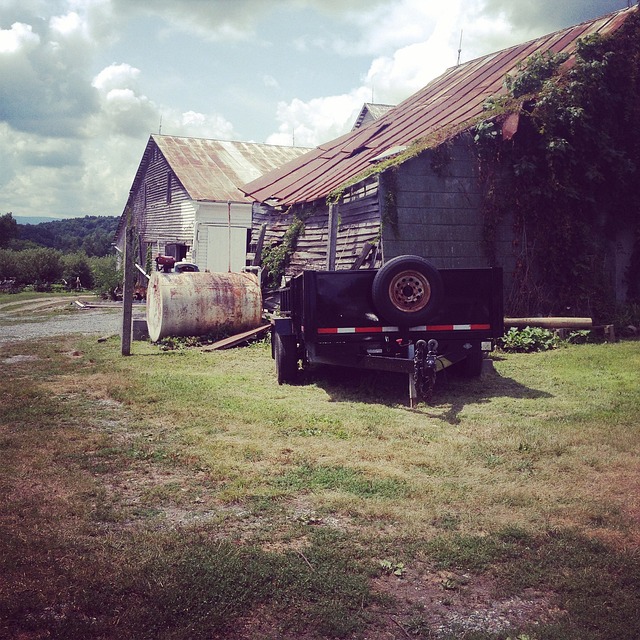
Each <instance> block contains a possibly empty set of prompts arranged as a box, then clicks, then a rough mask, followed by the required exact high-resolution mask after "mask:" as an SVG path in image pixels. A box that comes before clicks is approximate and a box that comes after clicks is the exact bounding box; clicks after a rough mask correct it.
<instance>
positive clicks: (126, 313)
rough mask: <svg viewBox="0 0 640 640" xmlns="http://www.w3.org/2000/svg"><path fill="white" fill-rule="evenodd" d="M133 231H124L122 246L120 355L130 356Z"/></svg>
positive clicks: (133, 258)
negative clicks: (124, 237)
mask: <svg viewBox="0 0 640 640" xmlns="http://www.w3.org/2000/svg"><path fill="white" fill-rule="evenodd" d="M134 251H135V230H134V228H133V227H131V226H129V227H127V230H126V239H125V246H124V265H123V266H124V269H123V271H124V275H123V279H124V282H123V284H122V340H121V354H122V355H123V356H130V355H131V331H132V326H133V284H134V283H133V280H134V276H135V256H134Z"/></svg>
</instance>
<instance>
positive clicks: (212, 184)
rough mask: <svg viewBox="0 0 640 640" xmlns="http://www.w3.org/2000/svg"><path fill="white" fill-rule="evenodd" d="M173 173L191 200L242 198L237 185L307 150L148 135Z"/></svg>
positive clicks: (241, 200) (240, 200) (244, 198)
mask: <svg viewBox="0 0 640 640" xmlns="http://www.w3.org/2000/svg"><path fill="white" fill-rule="evenodd" d="M151 140H153V142H155V144H156V145H157V146H158V149H160V151H161V152H162V155H163V156H164V157H165V159H166V160H167V162H168V163H169V165H170V166H171V169H172V170H173V172H174V173H175V175H176V177H177V178H178V180H180V182H181V183H182V186H183V187H184V188H185V189H186V191H187V193H188V194H189V195H190V197H191V198H193V199H194V200H202V201H219V202H225V201H227V200H231V201H233V202H244V201H247V200H249V199H248V198H247V197H246V196H245V194H244V193H243V192H242V191H241V190H240V189H239V188H238V187H239V186H241V185H243V184H244V183H246V182H248V181H250V180H255V179H256V178H258V177H259V176H261V175H263V174H265V173H268V172H269V171H272V170H273V169H276V168H278V167H280V166H282V165H283V164H285V163H286V162H289V161H291V160H293V159H296V158H298V157H300V156H301V155H303V154H304V153H306V152H308V151H309V150H308V149H305V148H302V147H285V146H277V145H266V144H257V143H251V142H234V141H230V140H207V139H204V138H182V137H177V136H164V135H152V136H151Z"/></svg>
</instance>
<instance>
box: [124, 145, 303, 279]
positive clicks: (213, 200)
mask: <svg viewBox="0 0 640 640" xmlns="http://www.w3.org/2000/svg"><path fill="white" fill-rule="evenodd" d="M306 151H308V149H305V148H302V147H287V146H276V145H266V144H256V143H249V142H234V141H229V140H209V139H203V138H185V137H177V136H167V135H151V136H150V137H149V140H148V142H147V146H146V148H145V150H144V153H143V155H142V160H141V161H140V165H139V167H138V170H137V172H136V175H135V178H134V181H133V184H132V186H131V189H130V192H129V197H128V200H127V204H126V207H125V209H124V211H123V213H122V216H121V218H120V224H119V227H118V230H117V233H116V239H115V240H116V247H118V249H119V250H121V251H122V250H123V248H124V242H125V229H126V226H127V222H128V221H129V222H130V224H131V225H132V226H133V227H134V228H135V231H136V236H137V240H138V242H137V245H138V256H137V259H138V263H139V264H140V265H141V266H143V267H144V266H145V265H147V267H148V262H149V260H150V257H152V258H155V257H156V256H157V255H158V254H161V255H163V256H171V257H173V258H175V260H176V261H180V260H187V261H189V262H193V263H195V264H196V265H198V267H199V269H200V270H201V271H204V270H209V271H240V270H241V269H242V268H243V267H244V266H245V265H246V262H247V254H248V253H249V252H250V249H251V247H250V240H251V223H252V218H251V203H252V200H251V199H249V198H247V196H246V195H245V194H244V193H243V192H242V191H240V189H239V188H238V187H239V185H242V184H244V183H245V182H247V181H249V180H253V179H255V178H257V177H259V176H260V175H262V174H263V173H267V172H269V171H270V170H272V169H275V168H276V167H279V166H280V165H282V164H284V163H286V162H288V161H290V160H292V159H295V158H297V157H299V156H300V155H302V154H303V153H305V152H306Z"/></svg>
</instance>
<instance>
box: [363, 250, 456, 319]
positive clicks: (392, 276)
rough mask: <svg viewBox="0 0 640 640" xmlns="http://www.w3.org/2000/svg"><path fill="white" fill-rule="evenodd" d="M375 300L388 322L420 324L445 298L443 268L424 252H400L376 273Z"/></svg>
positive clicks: (381, 314) (373, 291)
mask: <svg viewBox="0 0 640 640" xmlns="http://www.w3.org/2000/svg"><path fill="white" fill-rule="evenodd" d="M371 294H372V297H373V304H374V305H375V308H376V310H377V311H378V313H379V315H380V316H381V317H382V318H384V319H385V320H386V321H387V322H390V323H392V324H397V325H400V326H416V325H419V324H422V323H425V322H426V321H427V320H428V319H429V318H431V317H432V316H433V315H434V313H436V312H437V310H438V308H439V307H440V304H441V302H442V299H443V295H444V287H443V284H442V277H441V275H440V273H439V271H438V270H437V269H436V268H435V267H434V266H433V265H432V264H431V263H430V262H429V261H428V260H425V259H424V258H422V257H420V256H398V257H396V258H393V259H392V260H389V262H387V263H386V264H385V265H383V266H382V267H381V268H380V269H379V270H378V272H377V273H376V275H375V277H374V279H373V284H372V287H371Z"/></svg>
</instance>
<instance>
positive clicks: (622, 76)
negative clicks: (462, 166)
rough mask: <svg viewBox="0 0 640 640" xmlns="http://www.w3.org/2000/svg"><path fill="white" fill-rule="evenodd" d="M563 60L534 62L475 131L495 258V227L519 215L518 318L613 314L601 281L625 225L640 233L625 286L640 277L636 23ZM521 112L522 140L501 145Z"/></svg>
mask: <svg viewBox="0 0 640 640" xmlns="http://www.w3.org/2000/svg"><path fill="white" fill-rule="evenodd" d="M564 62H565V57H564V56H554V55H553V54H549V53H548V54H544V55H537V56H534V57H532V58H530V59H529V60H528V61H527V62H526V63H525V64H523V65H522V66H521V67H520V68H519V70H518V73H517V75H515V76H513V77H511V76H508V77H507V78H506V80H505V86H506V89H507V95H506V96H505V97H503V98H498V99H494V100H489V101H488V103H487V108H488V111H487V116H488V117H487V118H486V119H485V122H484V123H482V124H480V125H478V126H476V127H475V130H474V141H475V143H476V148H477V152H478V159H479V166H480V179H481V181H482V184H483V185H484V196H485V197H484V207H483V209H484V210H483V214H484V227H485V228H484V235H485V248H486V250H487V255H488V256H489V259H490V261H495V259H496V255H495V254H496V249H495V245H496V231H497V229H498V228H499V226H500V225H501V223H503V221H504V219H505V217H506V215H508V214H512V215H513V220H514V226H513V233H514V235H513V247H514V252H515V257H516V272H515V281H514V286H513V291H512V293H511V296H510V298H509V299H508V300H507V308H508V309H509V312H510V313H514V314H522V315H529V314H534V313H541V314H545V315H546V314H549V313H551V314H557V313H565V312H566V311H567V310H568V309H569V310H570V312H571V313H575V314H576V315H590V316H592V317H596V318H604V317H607V316H608V315H610V314H611V313H612V309H613V297H612V287H611V284H610V283H609V282H607V281H605V278H604V276H603V274H604V273H606V269H605V264H606V260H607V252H608V245H609V243H610V242H611V241H612V240H613V239H614V238H615V236H616V232H617V231H618V230H620V229H631V230H632V231H633V230H635V233H636V242H635V246H634V253H633V256H632V259H631V269H630V270H629V274H628V279H629V284H630V285H632V284H633V283H635V282H637V281H638V278H639V277H640V216H639V212H640V193H639V190H638V188H637V185H638V184H640V166H639V164H640V134H639V133H638V127H637V123H638V121H640V91H639V82H638V76H639V69H640V18H639V17H638V15H637V14H634V15H632V16H630V17H629V18H628V19H627V21H626V23H625V25H623V27H622V28H621V29H620V30H619V31H618V32H617V33H615V34H613V35H612V36H609V37H606V38H603V37H600V36H592V37H589V38H586V39H584V40H582V41H581V42H580V43H579V44H578V47H577V52H576V59H575V64H574V65H573V66H572V68H571V69H569V70H567V71H565V72H564V73H560V68H561V65H562V64H563V63H564ZM505 105H507V106H508V107H509V108H508V109H505ZM514 110H517V111H518V112H519V115H520V120H519V126H518V132H517V134H516V135H515V136H514V137H513V138H512V140H510V141H502V139H501V136H499V135H497V133H498V130H499V126H500V120H501V118H502V117H503V114H504V113H506V112H510V111H511V112H512V111H514ZM639 293H640V292H638V291H637V290H634V289H633V287H632V286H630V294H631V295H632V296H633V295H635V296H637V295H638V294H639Z"/></svg>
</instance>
